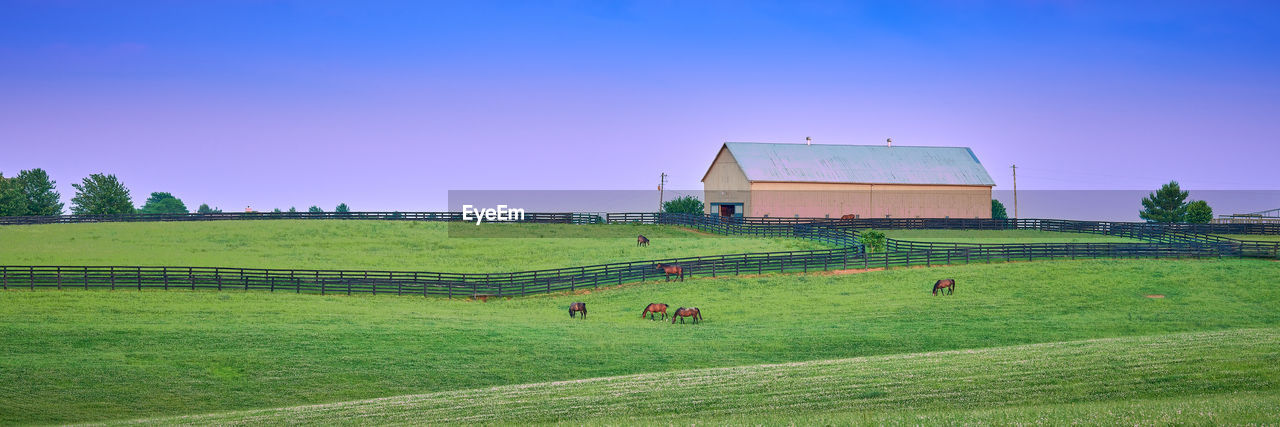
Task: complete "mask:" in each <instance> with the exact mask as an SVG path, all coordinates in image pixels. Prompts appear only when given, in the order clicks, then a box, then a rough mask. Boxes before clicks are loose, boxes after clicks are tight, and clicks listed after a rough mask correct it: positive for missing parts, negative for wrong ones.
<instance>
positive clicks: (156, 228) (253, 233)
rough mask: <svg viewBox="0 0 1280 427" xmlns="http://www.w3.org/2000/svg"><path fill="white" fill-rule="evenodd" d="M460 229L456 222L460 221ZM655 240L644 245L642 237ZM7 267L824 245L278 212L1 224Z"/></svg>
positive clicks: (408, 262)
mask: <svg viewBox="0 0 1280 427" xmlns="http://www.w3.org/2000/svg"><path fill="white" fill-rule="evenodd" d="M451 227H452V228H451ZM637 234H644V235H645V236H647V237H649V238H650V239H651V240H652V244H651V245H650V246H649V247H646V248H640V247H636V235H637ZM0 242H4V244H2V245H0V263H3V264H6V265H144V266H196V267H246V268H298V269H335V270H411V271H436V272H448V273H484V272H514V271H526V270H536V269H549V268H561V267H573V266H580V265H594V264H605V263H611V262H622V261H639V260H649V259H661V258H676V257H689V256H702V255H719V254H734V253H744V252H770V251H789V250H808V249H824V248H826V247H825V246H822V245H819V244H817V243H814V242H810V241H805V240H798V239H762V238H741V237H726V236H719V235H713V234H707V233H699V232H694V231H690V230H685V229H680V228H676V227H670V226H657V225H631V224H615V225H572V224H484V225H481V226H475V225H470V224H462V223H456V224H452V225H449V224H445V223H440V222H408V221H342V220H292V221H291V220H272V221H213V222H150V223H103V224H51V225H31V226H5V227H0Z"/></svg>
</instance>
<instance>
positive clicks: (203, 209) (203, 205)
mask: <svg viewBox="0 0 1280 427" xmlns="http://www.w3.org/2000/svg"><path fill="white" fill-rule="evenodd" d="M196 213H202V214H210V213H222V209H214V208H211V207H209V204H208V203H201V204H200V207H198V208H196Z"/></svg>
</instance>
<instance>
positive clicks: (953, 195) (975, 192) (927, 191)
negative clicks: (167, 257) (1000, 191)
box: [871, 184, 991, 218]
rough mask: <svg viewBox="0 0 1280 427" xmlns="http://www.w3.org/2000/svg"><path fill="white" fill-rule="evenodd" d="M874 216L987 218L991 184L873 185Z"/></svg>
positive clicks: (988, 215) (989, 213) (989, 209)
mask: <svg viewBox="0 0 1280 427" xmlns="http://www.w3.org/2000/svg"><path fill="white" fill-rule="evenodd" d="M871 215H872V216H873V217H875V218H884V217H885V215H888V216H890V217H892V218H946V217H950V218H990V217H991V187H987V186H963V185H888V184H881V185H876V186H875V188H874V189H873V190H872V208H871Z"/></svg>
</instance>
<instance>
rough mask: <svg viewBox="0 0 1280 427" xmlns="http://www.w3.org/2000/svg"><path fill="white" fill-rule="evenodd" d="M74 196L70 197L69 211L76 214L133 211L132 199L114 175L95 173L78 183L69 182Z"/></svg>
mask: <svg viewBox="0 0 1280 427" xmlns="http://www.w3.org/2000/svg"><path fill="white" fill-rule="evenodd" d="M71 186H72V187H75V189H76V196H75V197H72V198H71V212H72V213H75V214H76V215H117V214H131V213H133V212H134V209H133V199H132V198H130V197H129V189H128V188H125V186H124V184H121V183H120V180H118V179H116V176H115V175H110V174H100V173H95V174H93V175H89V176H87V177H85V178H84V181H83V182H81V183H80V184H71Z"/></svg>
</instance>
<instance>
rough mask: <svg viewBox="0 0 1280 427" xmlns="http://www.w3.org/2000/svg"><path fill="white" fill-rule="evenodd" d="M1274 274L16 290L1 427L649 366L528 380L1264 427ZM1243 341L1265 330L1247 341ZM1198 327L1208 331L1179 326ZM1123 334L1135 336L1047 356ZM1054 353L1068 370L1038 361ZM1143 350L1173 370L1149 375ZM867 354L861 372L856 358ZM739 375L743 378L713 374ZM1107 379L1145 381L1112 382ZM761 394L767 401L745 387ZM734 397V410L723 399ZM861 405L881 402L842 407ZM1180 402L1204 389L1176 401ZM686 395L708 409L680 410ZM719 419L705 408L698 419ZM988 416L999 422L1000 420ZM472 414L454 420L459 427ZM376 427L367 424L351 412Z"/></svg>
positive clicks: (815, 413) (1217, 264) (1102, 266)
mask: <svg viewBox="0 0 1280 427" xmlns="http://www.w3.org/2000/svg"><path fill="white" fill-rule="evenodd" d="M656 242H657V240H656V239H655V244H656ZM629 243H630V244H634V241H630V242H629ZM1277 274H1280V263H1277V262H1274V261H1268V260H1240V259H1227V260H1181V261H1179V260H1081V261H1067V260H1063V261H1037V262H1022V263H994V264H971V265H961V266H951V267H935V268H904V269H894V270H888V271H871V272H863V273H857V274H831V273H813V274H787V275H764V276H758V277H721V278H716V279H712V278H695V279H690V280H688V281H686V282H671V283H663V282H647V283H642V284H632V285H624V286H621V287H616V288H609V289H603V288H602V289H601V290H598V291H594V292H585V291H584V292H579V293H576V294H555V295H544V296H534V297H523V298H516V299H510V300H503V299H490V300H489V301H488V302H478V301H471V300H458V299H454V300H446V299H427V298H422V297H395V296H317V295H292V294H270V293H262V292H203V291H195V292H193V291H177V290H175V291H167V292H165V291H141V292H139V291H114V292H112V291H100V290H89V291H83V290H65V291H21V290H20V291H10V292H4V293H2V294H0V296H2V297H3V298H4V301H5V303H4V304H0V354H5V355H7V356H6V357H5V358H3V359H0V393H3V395H4V396H6V399H3V400H0V423H6V424H12V423H61V422H72V421H94V420H120V419H132V418H143V417H160V416H176V415H190V414H203V413H213V412H225V411H234V410H251V409H261V408H279V407H291V406H297V405H307V404H317V403H331V402H344V401H355V400H361V399H373V398H380V397H388V396H402V395H419V394H424V393H425V394H430V393H445V394H448V393H455V394H456V395H459V396H468V395H471V394H475V395H476V396H480V397H481V398H483V399H490V398H488V397H485V396H493V397H492V399H496V400H479V401H477V403H476V404H477V405H481V406H484V407H495V408H497V407H504V406H502V405H505V404H507V403H504V402H507V400H504V399H507V398H508V397H504V396H505V395H502V394H501V393H496V394H495V393H493V392H488V391H484V390H486V388H488V387H495V386H508V385H516V384H533V383H547V382H554V381H570V380H579V379H587V378H599V377H611V376H623V375H637V374H643V375H650V377H646V378H653V379H654V380H653V382H652V384H650V385H648V386H644V387H640V388H639V389H637V391H636V393H637V394H636V395H635V396H631V395H629V394H626V393H622V394H621V395H618V396H612V395H607V394H606V395H601V394H600V393H591V391H592V390H597V389H595V388H592V387H596V386H595V385H592V384H596V383H597V382H599V384H600V387H606V388H609V387H614V385H611V384H621V383H620V382H618V383H613V382H610V381H615V380H610V379H604V380H590V381H587V382H586V385H585V386H582V387H578V386H577V385H574V386H565V385H554V384H552V385H548V384H543V385H534V386H531V387H530V389H531V390H534V391H537V392H539V393H543V392H545V393H547V394H545V395H542V396H544V397H562V398H563V399H562V400H560V401H558V402H562V403H563V404H564V405H573V402H594V401H597V400H593V399H604V400H600V401H601V402H604V403H605V404H607V405H605V406H602V407H601V410H604V409H607V408H616V407H617V406H616V405H625V406H627V407H628V408H632V409H628V410H625V411H609V412H591V414H594V415H593V416H597V417H601V418H591V419H590V420H594V421H588V420H585V419H584V420H581V421H582V422H599V423H624V424H625V423H630V422H631V419H632V418H631V417H648V416H650V415H651V414H652V413H653V411H655V408H666V407H671V408H673V409H672V411H671V412H670V413H669V414H665V415H660V417H673V418H660V419H665V420H669V421H671V422H680V421H683V420H686V419H687V418H681V417H682V416H690V415H696V416H698V417H703V416H705V417H707V419H708V421H711V422H715V420H721V421H722V422H747V421H750V420H754V419H757V417H762V416H764V415H765V412H768V411H766V410H765V409H762V408H768V407H769V405H773V404H778V405H780V406H782V407H785V408H789V409H786V410H785V411H782V412H778V413H777V415H774V416H775V418H764V419H765V420H769V419H772V420H775V421H776V422H779V423H785V422H787V421H788V420H792V419H793V418H792V417H794V419H798V420H813V421H814V422H821V421H822V420H828V419H830V420H835V421H833V422H839V420H852V421H854V422H857V420H862V419H871V420H877V419H886V420H893V419H910V417H911V416H912V415H911V413H910V412H909V411H910V410H913V409H914V408H930V409H931V410H935V411H953V410H955V411H958V412H954V413H951V412H947V413H942V414H939V415H937V416H938V417H941V418H935V419H939V420H946V419H956V420H968V419H979V420H981V419H991V420H1000V419H1009V418H1001V417H1019V416H1027V415H1028V414H1036V413H1038V412H1037V411H1042V410H1043V411H1057V412H1055V413H1060V414H1066V415H1062V416H1064V417H1070V416H1071V414H1079V413H1080V412H1078V411H1082V410H1084V409H1079V408H1075V407H1056V406H1055V407H1046V406H1043V405H1058V404H1068V403H1073V402H1078V403H1080V404H1087V405H1103V406H1105V405H1123V404H1126V403H1125V402H1123V401H1122V400H1127V399H1156V400H1154V401H1153V402H1155V403H1153V404H1152V405H1155V406H1153V408H1154V409H1150V410H1152V411H1160V410H1162V409H1160V408H1181V407H1183V405H1189V406H1187V407H1202V406H1204V405H1208V406H1209V407H1213V408H1219V407H1227V408H1239V410H1238V411H1236V412H1232V413H1235V414H1237V415H1239V416H1241V417H1243V418H1242V419H1255V420H1256V419H1258V417H1259V412H1258V411H1257V410H1256V409H1250V408H1256V407H1257V406H1258V405H1264V404H1265V403H1267V402H1273V401H1274V400H1275V395H1274V386H1275V380H1276V369H1278V368H1276V366H1277V365H1276V364H1275V362H1276V361H1277V359H1280V351H1278V349H1277V348H1276V343H1277V341H1278V340H1277V336H1276V334H1275V332H1274V330H1273V329H1272V328H1277V327H1280V310H1277V307H1280V288H1276V287H1272V286H1258V281H1259V279H1260V278H1265V277H1275V276H1276V275H1277ZM943 277H953V278H955V279H956V281H957V288H956V292H955V294H954V295H950V296H932V295H930V294H929V289H930V287H931V285H932V284H933V282H934V281H935V280H936V279H938V278H943ZM1152 295H1162V296H1163V298H1151V297H1149V296H1152ZM573 301H583V302H586V303H587V305H588V307H589V309H590V313H591V316H590V317H589V318H588V320H579V319H570V318H569V317H568V313H567V311H566V309H567V307H568V305H569V303H570V302H573ZM650 302H664V303H668V304H671V306H672V308H673V309H674V308H675V307H679V306H686V307H688V306H696V307H699V308H700V309H701V310H702V312H703V316H704V319H705V320H704V321H703V322H701V323H700V324H698V325H679V324H676V325H672V324H670V323H669V321H668V322H655V321H650V320H640V318H639V317H640V314H641V310H642V309H643V308H644V307H645V305H646V304H647V303H650ZM1246 328H1252V329H1253V330H1241V329H1246ZM1219 331H1225V332H1223V333H1216V332H1219ZM1198 332H1210V333H1209V334H1200V335H1194V334H1193V335H1186V336H1173V337H1163V338H1162V337H1161V336H1160V335H1163V334H1177V333H1198ZM1112 337H1138V338H1122V339H1119V340H1103V341H1089V342H1087V343H1083V344H1080V343H1077V344H1072V343H1065V344H1043V343H1060V342H1068V341H1080V340H1094V339H1099V338H1112ZM1028 345H1029V347H1009V346H1028ZM1037 345H1040V346H1039V347H1037ZM1002 347H1003V348H1004V349H1001V348H1002ZM1086 347H1087V348H1088V349H1085V350H1080V349H1081V348H1086ZM1151 348H1154V349H1159V348H1164V349H1166V350H1169V351H1168V352H1160V351H1156V350H1150V349H1151ZM979 349H991V350H979ZM951 350H965V351H962V352H959V353H955V354H953V355H951V356H948V359H950V360H952V361H953V362H954V363H956V364H957V366H968V367H971V368H973V369H979V367H981V366H985V365H986V364H990V363H995V362H993V361H996V362H1000V361H1003V362H1000V363H1004V365H1001V366H1005V367H1018V366H1023V365H1027V364H1029V365H1028V366H1031V367H1035V366H1043V367H1045V368H1046V370H1045V372H1044V373H1043V375H1040V376H1033V377H1029V378H1021V377H1003V376H999V372H997V371H995V370H991V368H986V369H987V370H976V371H972V372H969V371H963V370H949V369H952V368H947V367H946V366H944V365H946V364H945V363H938V362H935V361H934V360H928V359H929V358H928V357H924V356H911V355H912V354H919V353H929V352H939V351H951ZM969 350H973V351H969ZM1062 352H1065V353H1062ZM971 354H973V355H975V356H970V355H971ZM1046 354H1047V355H1059V356H1061V357H1058V356H1054V357H1055V358H1049V359H1048V360H1046V359H1045V358H1044V357H1037V356H1044V355H1046ZM895 355H896V356H895ZM1157 356H1158V357H1157ZM966 357H969V359H966ZM1019 357H1022V358H1023V359H1018V358H1019ZM1144 357H1156V358H1154V359H1150V360H1147V361H1145V362H1144V361H1143V360H1142V358H1144ZM1234 357H1238V358H1234ZM848 358H863V359H855V360H853V361H848V360H845V361H840V360H839V359H848ZM1166 359H1167V360H1166ZM909 360H916V362H909ZM1019 360H1024V361H1022V362H1020V361H1019ZM810 361H832V362H812V363H807V362H810ZM793 362H805V363H799V364H797V365H796V366H798V367H803V368H804V369H800V370H786V369H783V370H781V371H778V370H775V369H777V368H774V367H756V368H752V367H753V366H758V365H764V364H786V363H793ZM1183 365H1185V366H1183ZM725 367H746V368H740V369H728V370H724V369H722V370H712V371H697V370H699V369H708V368H725ZM761 369H763V371H759V372H757V371H758V370H761ZM825 369H837V370H838V371H833V372H848V373H850V374H857V375H871V374H869V373H877V372H878V373H883V374H884V375H889V377H887V378H894V377H893V375H898V376H902V375H907V373H909V372H916V371H917V370H920V369H924V370H926V371H927V372H937V373H938V374H937V375H938V376H937V378H934V379H929V377H928V376H919V377H913V378H916V382H911V381H907V382H905V383H903V384H898V385H893V384H883V383H876V382H874V381H871V379H870V377H866V376H857V377H854V378H853V379H850V380H848V382H845V383H841V382H839V380H836V379H829V380H824V381H836V383H831V384H830V388H821V389H815V390H813V392H808V393H801V394H796V393H798V392H800V391H803V389H805V388H806V386H805V384H806V381H805V380H804V379H805V378H825V376H826V375H827V374H825V373H823V372H822V371H823V370H825ZM955 369H959V368H955ZM739 371H741V372H742V375H746V376H741V377H735V376H728V377H725V378H723V379H722V380H715V379H714V378H712V379H708V380H707V381H709V382H710V383H711V384H723V386H719V385H717V386H716V387H725V388H724V389H717V388H712V389H708V390H698V389H697V388H696V387H695V388H694V389H692V390H682V391H678V392H677V391H675V390H670V389H669V385H670V384H669V383H668V382H667V380H669V379H674V378H681V377H680V376H681V375H706V374H707V373H708V372H723V373H735V372H739ZM1093 371H1098V372H1097V373H1095V372H1093ZM753 372H755V373H753ZM859 372H861V374H858V373H859ZM1107 372H1112V373H1116V374H1117V375H1121V374H1124V375H1128V376H1127V377H1125V376H1124V375H1121V376H1119V377H1115V376H1113V375H1109V376H1098V375H1103V374H1105V373H1107ZM734 375H737V374H734ZM750 375H764V376H763V377H751V376H750ZM793 376H794V381H792V380H791V379H790V378H792V377H793ZM873 376H874V375H873ZM750 378H774V380H776V381H778V383H779V387H780V388H779V389H777V390H776V391H774V390H770V391H769V392H768V393H759V391H760V388H759V387H754V388H749V387H747V386H746V385H745V384H749V382H744V383H741V384H743V385H735V384H739V381H738V380H743V381H747V380H749V379H750ZM859 378H861V379H859ZM1113 378H1116V385H1115V386H1109V387H1108V388H1106V389H1104V390H1101V391H1095V390H1093V389H1094V388H1095V387H1094V386H1095V385H1096V384H1098V381H1102V380H1106V381H1110V380H1111V379H1113ZM862 379H866V380H867V381H871V382H869V383H867V384H872V385H875V387H874V388H875V389H874V390H873V389H867V390H865V391H866V392H867V394H866V395H861V394H857V393H861V392H862V390H860V389H859V388H858V387H860V386H859V384H863V380H862ZM617 381H622V380H617ZM752 381H755V380H752ZM824 384H826V383H824ZM938 384H942V385H947V386H949V387H954V388H955V389H956V390H964V391H968V392H971V393H973V395H974V396H984V395H989V396H993V397H992V398H993V400H992V405H991V406H988V407H982V406H976V407H970V406H957V405H958V404H954V405H952V406H945V405H940V404H935V403H934V402H933V401H930V400H929V399H926V397H927V396H928V394H927V393H928V390H929V389H930V388H931V387H935V386H937V385H938ZM1001 385H1011V386H1019V387H1022V388H1019V389H1020V390H1028V391H1031V393H1029V394H1027V395H1026V397H1016V396H1012V395H1010V394H1008V393H1003V392H1001V388H1000V387H1001ZM610 389H611V388H610ZM575 390H579V391H581V392H582V393H587V394H575V393H578V392H579V391H575ZM599 390H604V389H603V388H602V389H599ZM735 390H736V391H735ZM822 390H844V391H842V392H839V393H836V392H832V393H823V392H822ZM752 392H754V393H756V394H758V396H756V397H747V396H745V395H744V394H743V393H752ZM880 392H883V393H884V394H878V393H880ZM1233 392H1241V393H1258V394H1257V395H1256V396H1255V395H1249V394H1246V395H1244V396H1245V397H1242V398H1241V399H1244V401H1243V403H1241V402H1239V401H1237V400H1236V398H1234V397H1230V396H1228V397H1222V395H1221V394H1220V393H1233ZM486 393H487V394H486ZM717 393H724V395H725V396H726V397H725V398H723V399H720V398H716V397H715V396H716V395H717ZM735 393H737V394H735ZM847 393H854V394H853V395H852V397H854V398H860V399H866V404H865V405H863V404H860V403H859V404H857V405H854V406H848V405H846V402H848V400H849V399H850V398H851V395H850V394H847ZM1215 393H1217V394H1215ZM961 394H963V393H961ZM531 396H538V395H536V394H535V395H531ZM733 396H740V397H741V399H737V398H733ZM859 396H861V397H859ZM913 396H914V397H913ZM1178 396H1185V397H1186V398H1187V399H1190V400H1186V401H1166V400H1160V399H1176V398H1178ZM1249 396H1255V397H1256V399H1254V397H1249ZM677 398H684V399H688V401H687V402H685V403H681V404H674V403H671V402H672V399H677ZM609 399H613V400H609ZM629 399H638V400H629ZM1223 399H1225V400H1223ZM1250 399H1253V400H1250ZM538 402H542V401H541V400H538ZM694 402H697V403H698V404H697V405H695V404H694ZM859 402H860V401H859ZM959 402H967V401H964V400H961V401H959ZM462 403H463V402H459V404H462ZM669 404H670V405H673V406H667V405H669ZM354 405H357V406H358V405H359V404H354ZM1196 405H1201V406H1196ZM339 406H341V405H339ZM526 406H527V405H526ZM535 406H538V407H539V408H541V407H542V406H546V407H545V408H541V409H539V408H533V409H528V410H529V411H533V412H520V411H505V410H504V411H501V412H502V414H507V415H502V414H497V415H483V414H489V413H487V412H483V411H479V412H478V413H479V414H482V415H483V416H484V417H492V418H477V419H475V420H477V421H480V420H489V421H493V422H497V423H504V422H506V423H510V422H524V421H551V420H553V419H554V417H553V416H552V415H549V414H554V413H555V411H557V410H563V408H560V409H557V408H558V407H557V406H554V405H542V404H537V405H535ZM703 407H705V408H708V409H707V410H706V411H705V412H697V411H700V410H701V409H697V408H703ZM1011 408H1013V409H1011ZM1016 408H1024V409H1025V411H1026V412H1016V411H1017V410H1018V409H1016ZM1027 408H1029V409H1027ZM1086 408H1088V407H1086ZM353 410H355V411H359V409H353ZM986 410H990V411H996V412H980V411H986ZM1142 410H1147V409H1142ZM539 411H541V412H539ZM593 411H594V410H593ZM866 411H873V412H874V413H871V412H866ZM903 411H908V412H903ZM965 411H979V412H965ZM1008 411H1014V412H1008ZM431 414H436V412H430V411H425V410H423V411H419V410H417V409H413V408H410V409H407V410H406V411H405V412H403V413H400V414H399V415H389V417H390V418H387V420H389V421H395V420H401V421H405V422H426V421H428V420H432V419H435V418H430V417H434V416H435V415H431ZM450 414H453V415H450ZM539 414H542V415H539ZM895 414H896V415H895ZM454 416H457V413H451V412H447V411H446V412H444V415H442V416H441V418H440V419H441V420H443V419H445V418H449V417H454ZM477 416H480V415H477ZM415 417H416V418H415ZM503 417H510V418H503ZM864 417H871V418H864ZM877 417H887V418H877ZM893 417H901V418H893ZM946 417H955V418H946ZM984 417H986V418H984ZM245 419H246V420H251V418H245ZM236 420H237V418H234V417H232V418H226V419H219V421H229V422H233V421H236ZM268 420H270V419H268ZM277 420H278V419H277ZM1190 420H1193V421H1194V420H1195V419H1190ZM1208 420H1209V421H1210V422H1212V421H1215V420H1218V419H1216V418H1211V419H1208ZM341 421H342V419H337V420H334V422H341ZM360 421H366V422H367V421H368V419H347V422H360ZM320 422H323V421H320Z"/></svg>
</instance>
